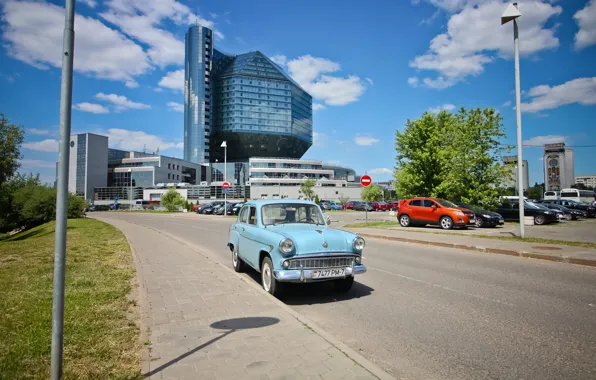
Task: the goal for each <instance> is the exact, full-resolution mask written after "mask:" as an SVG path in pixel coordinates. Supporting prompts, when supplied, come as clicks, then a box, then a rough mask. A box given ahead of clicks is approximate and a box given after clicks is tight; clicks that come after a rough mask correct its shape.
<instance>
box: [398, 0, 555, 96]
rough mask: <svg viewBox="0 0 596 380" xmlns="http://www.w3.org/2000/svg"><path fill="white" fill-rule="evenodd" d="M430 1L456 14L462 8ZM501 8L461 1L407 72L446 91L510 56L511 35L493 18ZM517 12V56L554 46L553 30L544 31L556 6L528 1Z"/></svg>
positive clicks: (498, 3)
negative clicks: (417, 72)
mask: <svg viewBox="0 0 596 380" xmlns="http://www.w3.org/2000/svg"><path fill="white" fill-rule="evenodd" d="M432 2H433V3H436V4H435V5H438V6H444V7H445V9H449V10H457V9H459V8H460V7H462V4H464V2H459V1H432ZM439 3H441V5H439ZM506 4H507V3H505V2H503V1H502V0H484V1H465V4H464V5H463V8H462V10H461V11H460V12H459V13H457V14H454V15H452V16H451V17H450V19H449V21H448V24H447V31H446V32H445V33H442V34H439V35H437V36H436V37H435V38H433V39H432V40H431V42H430V46H429V50H428V51H427V52H426V53H425V54H423V55H420V56H417V57H416V58H414V60H412V61H411V62H410V67H412V68H415V69H417V70H427V71H434V72H436V73H437V74H438V75H437V77H436V78H431V77H426V78H424V79H423V80H422V83H424V84H425V85H426V86H427V87H430V88H435V89H443V88H447V87H450V86H453V85H455V84H456V83H458V82H461V81H463V80H465V78H466V77H468V76H476V75H479V74H481V73H482V72H483V71H484V66H485V65H486V64H488V63H490V62H493V61H494V60H495V58H496V57H497V56H499V57H502V58H509V57H511V56H512V54H513V42H512V39H513V36H512V31H511V28H510V27H507V26H501V25H500V18H499V16H500V15H501V14H502V12H503V10H504V9H505V7H506ZM520 11H521V12H522V13H523V17H521V18H520V19H519V28H520V32H519V33H520V35H522V36H523V49H522V51H521V53H522V54H523V55H525V56H530V55H532V54H535V53H538V52H540V51H543V50H546V49H554V48H557V47H558V46H559V39H558V38H557V37H555V30H556V27H552V28H550V29H549V28H546V27H545V24H546V23H547V22H548V21H549V20H550V19H551V18H552V17H554V16H556V15H559V14H560V13H561V12H562V11H563V9H562V8H561V7H560V6H554V5H552V4H550V3H548V2H546V3H545V2H542V1H540V0H528V1H526V2H524V3H523V4H522V5H521V6H520ZM417 83H418V81H416V82H413V83H410V85H415V84H417Z"/></svg>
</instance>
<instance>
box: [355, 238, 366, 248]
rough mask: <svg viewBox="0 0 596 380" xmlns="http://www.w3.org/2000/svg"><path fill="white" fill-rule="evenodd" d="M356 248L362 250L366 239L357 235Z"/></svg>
mask: <svg viewBox="0 0 596 380" xmlns="http://www.w3.org/2000/svg"><path fill="white" fill-rule="evenodd" d="M354 249H355V250H356V251H362V250H363V249H364V239H363V238H361V237H357V238H356V239H354Z"/></svg>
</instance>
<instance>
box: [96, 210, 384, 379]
mask: <svg viewBox="0 0 596 380" xmlns="http://www.w3.org/2000/svg"><path fill="white" fill-rule="evenodd" d="M98 219H100V220H103V221H105V222H108V223H110V224H112V225H114V226H115V227H117V228H119V229H120V230H121V231H122V232H123V233H124V234H125V235H126V236H127V237H128V239H129V241H130V243H131V245H132V247H133V250H134V252H135V261H136V266H137V272H138V276H137V277H138V278H139V280H140V282H141V289H139V292H140V293H141V296H140V303H141V309H142V310H143V311H144V313H143V315H144V317H143V322H144V323H143V325H144V326H145V327H144V328H143V329H144V330H145V329H148V330H149V331H148V333H147V336H146V337H143V339H147V342H146V347H148V348H149V350H148V352H146V353H145V354H144V360H143V373H144V374H145V375H148V377H149V378H151V379H200V380H208V379H218V380H221V379H267V380H272V379H376V378H379V377H381V378H390V377H388V376H387V377H385V376H384V375H385V374H383V373H382V371H381V374H380V376H379V377H377V376H374V375H373V374H372V373H371V372H370V371H369V370H371V371H373V372H375V373H376V374H377V375H379V373H378V372H376V368H374V366H372V367H371V366H370V365H371V364H370V362H367V361H366V360H365V359H362V358H361V357H360V358H358V357H355V358H352V357H350V356H348V355H349V354H346V353H345V352H347V351H345V350H343V352H342V350H340V349H338V348H337V347H336V345H337V346H341V345H340V344H336V343H333V342H332V339H327V338H323V337H322V336H321V335H319V334H317V333H315V331H313V329H311V328H309V327H308V326H306V325H304V324H303V323H302V322H300V321H299V320H298V319H297V318H296V317H294V316H293V315H292V314H291V311H288V310H286V309H285V306H282V305H281V304H279V303H278V301H277V300H275V299H273V298H272V297H270V296H269V295H268V294H266V293H264V292H263V291H261V290H260V289H258V288H256V287H255V286H254V284H249V283H248V280H245V279H243V278H241V277H240V276H238V275H236V274H235V273H234V272H233V271H231V270H228V269H227V268H224V267H223V266H222V265H221V264H218V263H216V262H214V261H213V260H211V259H209V258H207V257H206V256H203V255H202V254H200V253H199V252H197V251H196V250H194V249H192V248H191V247H189V246H188V245H185V244H183V243H181V242H179V241H177V240H175V239H172V238H169V237H167V236H166V235H163V234H160V233H159V232H157V231H154V230H151V229H148V228H146V227H142V226H138V225H135V224H132V223H128V222H123V221H120V220H114V219H104V218H98ZM317 329H318V328H317ZM330 342H331V343H330ZM332 343H333V344H332ZM355 356H358V355H357V354H355ZM360 359H362V361H360ZM358 363H361V364H362V365H360V364H358ZM363 366H364V367H366V368H368V369H369V370H367V369H365V368H364V367H363ZM371 368H372V369H371Z"/></svg>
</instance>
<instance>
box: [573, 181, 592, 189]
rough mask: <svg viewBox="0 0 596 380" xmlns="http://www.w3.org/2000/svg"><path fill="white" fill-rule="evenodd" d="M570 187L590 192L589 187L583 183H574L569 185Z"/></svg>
mask: <svg viewBox="0 0 596 380" xmlns="http://www.w3.org/2000/svg"><path fill="white" fill-rule="evenodd" d="M571 187H572V188H574V189H578V190H592V188H591V187H588V186H586V185H584V184H583V183H574V184H573V185H571Z"/></svg>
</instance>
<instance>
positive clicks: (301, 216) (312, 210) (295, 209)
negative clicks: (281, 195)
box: [261, 203, 325, 226]
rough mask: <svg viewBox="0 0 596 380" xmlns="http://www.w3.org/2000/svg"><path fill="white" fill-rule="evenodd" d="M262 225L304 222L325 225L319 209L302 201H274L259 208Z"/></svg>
mask: <svg viewBox="0 0 596 380" xmlns="http://www.w3.org/2000/svg"><path fill="white" fill-rule="evenodd" d="M261 218H262V221H263V225H265V226H271V225H276V224H288V223H305V224H316V225H325V219H324V218H323V215H322V214H321V211H320V209H319V208H318V207H317V206H315V205H311V204H303V203H275V204H269V205H264V206H263V207H262V208H261Z"/></svg>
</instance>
